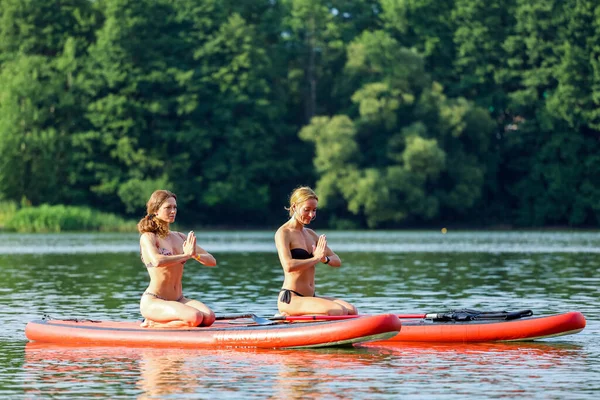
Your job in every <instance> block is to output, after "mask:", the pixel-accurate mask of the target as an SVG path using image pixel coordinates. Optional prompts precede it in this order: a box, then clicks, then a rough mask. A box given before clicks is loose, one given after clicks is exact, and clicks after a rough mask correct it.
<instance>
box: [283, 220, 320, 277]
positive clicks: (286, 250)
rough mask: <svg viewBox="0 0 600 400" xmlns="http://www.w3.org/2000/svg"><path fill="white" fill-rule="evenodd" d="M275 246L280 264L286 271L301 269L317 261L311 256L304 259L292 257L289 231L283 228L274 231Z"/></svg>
mask: <svg viewBox="0 0 600 400" xmlns="http://www.w3.org/2000/svg"><path fill="white" fill-rule="evenodd" d="M275 246H276V247H277V254H278V255H279V261H280V262H281V266H282V267H283V270H284V271H285V272H286V273H288V272H298V271H302V270H303V269H307V268H310V267H312V266H314V265H316V264H318V263H319V258H318V257H311V258H307V259H306V260H296V259H293V258H292V253H291V251H290V239H289V233H288V232H287V230H285V229H281V228H280V229H279V230H277V233H275Z"/></svg>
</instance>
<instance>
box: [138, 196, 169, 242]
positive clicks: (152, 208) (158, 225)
mask: <svg viewBox="0 0 600 400" xmlns="http://www.w3.org/2000/svg"><path fill="white" fill-rule="evenodd" d="M171 197H172V198H174V199H175V200H177V196H175V193H171V192H169V191H168V190H155V191H154V193H152V196H150V199H149V200H148V202H147V203H146V215H145V216H144V218H142V219H141V220H140V222H138V224H137V228H138V231H139V232H140V233H146V232H151V233H155V234H157V235H158V236H160V237H162V238H164V237H167V235H168V234H169V224H168V223H166V222H164V221H162V220H160V219H158V218H156V213H157V212H158V210H159V209H160V206H161V205H162V204H163V203H164V202H165V200H167V199H169V198H171Z"/></svg>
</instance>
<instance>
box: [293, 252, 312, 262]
mask: <svg viewBox="0 0 600 400" xmlns="http://www.w3.org/2000/svg"><path fill="white" fill-rule="evenodd" d="M290 253H292V258H293V259H295V260H306V259H308V258H311V257H312V256H313V255H312V254H311V253H309V252H308V251H306V250H304V249H291V250H290Z"/></svg>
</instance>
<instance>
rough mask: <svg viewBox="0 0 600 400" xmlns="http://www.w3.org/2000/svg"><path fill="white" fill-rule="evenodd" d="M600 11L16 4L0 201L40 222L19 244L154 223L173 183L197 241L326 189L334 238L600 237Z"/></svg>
mask: <svg viewBox="0 0 600 400" xmlns="http://www.w3.org/2000/svg"><path fill="white" fill-rule="evenodd" d="M599 16H600V5H598V4H597V2H596V1H592V0H560V1H559V0H543V1H542V0H492V1H490V0H450V1H438V0H422V1H406V0H328V1H325V0H277V1H270V0H264V1H262V0H257V1H238V0H177V1H172V0H96V1H91V0H70V1H66V2H61V3H60V6H59V5H57V3H56V2H55V1H52V0H36V1H23V0H0V201H3V202H13V203H14V204H18V203H19V202H21V201H22V199H26V201H27V202H29V203H30V204H31V205H32V206H34V208H31V209H29V210H27V209H25V208H21V209H19V210H18V212H17V213H15V214H14V218H13V219H14V222H11V224H12V225H10V226H11V227H12V228H11V229H16V230H18V229H25V228H23V227H24V226H27V225H29V226H31V227H37V226H39V229H47V230H49V231H53V230H56V229H65V228H64V227H69V226H74V225H72V224H75V223H74V222H73V221H74V220H75V219H78V220H79V221H80V222H79V223H78V224H80V225H79V226H80V227H83V226H86V227H87V226H89V227H92V228H91V229H95V228H93V227H94V226H95V227H96V228H97V229H99V228H98V226H99V225H97V223H96V222H98V221H102V220H107V218H108V217H106V215H104V214H95V212H93V211H91V210H99V211H98V212H105V213H111V214H115V215H118V216H119V218H120V217H123V218H124V221H125V220H129V219H133V220H136V219H137V218H139V216H140V215H143V213H144V210H145V201H146V200H147V199H148V197H149V195H150V193H151V192H152V191H153V190H155V189H158V188H164V189H169V190H172V191H174V192H175V193H177V195H178V205H179V207H180V210H183V211H184V215H185V216H186V218H189V220H190V221H194V224H201V225H203V226H217V225H220V226H238V227H256V228H260V227H266V226H277V224H279V223H281V221H283V220H284V219H285V218H286V217H287V212H286V211H285V210H284V206H285V205H286V203H287V197H288V195H289V193H290V192H291V191H292V190H293V189H294V187H296V186H298V185H301V184H309V185H313V186H315V187H316V190H317V192H318V194H319V196H320V203H319V206H320V207H321V208H322V209H325V212H324V213H322V214H320V216H319V219H318V220H317V223H320V224H325V225H328V226H329V227H332V228H335V227H338V228H342V227H353V228H386V229H390V228H402V227H407V226H410V227H419V226H431V225H432V224H444V225H442V226H452V225H453V224H454V225H460V226H471V227H481V226H493V225H502V226H513V227H544V226H569V227H597V226H598V224H599V222H600V187H599V186H598V185H597V181H598V176H600V156H599V154H600V111H599V110H600V100H599V99H600V50H598V45H597V43H598V42H599V41H600V17H599ZM61 204H69V205H74V206H77V208H70V207H66V206H65V207H63V208H61V207H62V206H60V205H61ZM51 207H58V208H56V209H54V208H51ZM86 210H87V211H86ZM13 211H14V210H13ZM13 211H10V210H8V211H3V213H4V214H6V213H9V214H13ZM54 212H56V213H58V214H60V217H52V216H51V215H52V213H54ZM35 213H37V214H36V215H34V214H35ZM1 215H2V214H1V213H0V218H3V217H1ZM53 218H54V219H53ZM17 221H20V222H17ZM34 221H37V222H34ZM83 221H85V222H83ZM92 221H96V222H92ZM105 222H106V221H105ZM6 223H8V222H6ZM106 223H108V222H106ZM123 223H124V222H122V221H120V220H115V221H113V222H110V223H108V225H110V226H114V227H118V226H121V224H123ZM81 224H82V225H81ZM125 225H127V223H125ZM35 229H38V228H35ZM116 229H119V228H116Z"/></svg>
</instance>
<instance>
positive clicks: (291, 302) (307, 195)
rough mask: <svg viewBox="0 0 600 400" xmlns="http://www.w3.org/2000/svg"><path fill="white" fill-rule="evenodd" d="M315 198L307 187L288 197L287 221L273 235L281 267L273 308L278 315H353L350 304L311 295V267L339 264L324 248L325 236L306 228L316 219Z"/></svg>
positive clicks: (328, 250) (325, 246) (354, 309)
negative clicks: (276, 308) (280, 279)
mask: <svg viewBox="0 0 600 400" xmlns="http://www.w3.org/2000/svg"><path fill="white" fill-rule="evenodd" d="M318 201H319V198H318V197H317V195H316V194H315V192H314V191H313V190H312V189H311V188H310V187H307V186H303V187H299V188H297V189H296V190H294V191H293V192H292V194H291V196H290V206H289V208H287V207H286V210H288V211H289V215H290V219H289V220H288V221H287V222H286V223H285V224H283V225H282V226H281V227H280V228H279V229H278V230H277V233H275V245H276V246H277V253H278V254H279V261H280V262H281V266H282V267H283V274H284V280H283V288H282V289H281V291H280V292H279V299H278V302H277V307H278V309H279V312H280V313H281V314H282V315H290V316H291V315H307V314H311V315H349V314H352V315H355V314H357V313H358V311H357V310H356V307H354V306H353V305H352V304H350V303H348V302H346V301H344V300H340V299H336V298H332V297H325V296H317V295H316V293H315V271H316V268H315V266H316V265H317V264H319V263H323V264H327V265H329V266H330V267H334V268H338V267H340V266H341V265H342V261H341V260H340V258H339V257H338V256H337V254H335V253H334V252H333V251H332V250H331V249H330V248H329V247H328V246H327V238H326V237H325V235H320V236H318V235H317V234H316V233H315V231H313V230H312V229H309V228H307V227H306V225H308V224H310V223H311V222H312V221H313V220H314V219H315V217H316V216H317V204H318Z"/></svg>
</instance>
